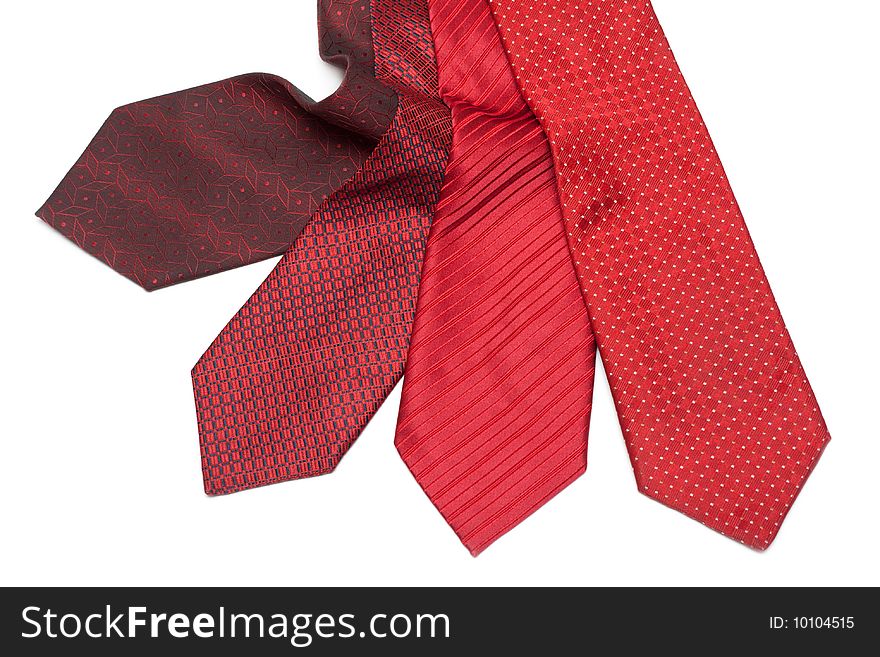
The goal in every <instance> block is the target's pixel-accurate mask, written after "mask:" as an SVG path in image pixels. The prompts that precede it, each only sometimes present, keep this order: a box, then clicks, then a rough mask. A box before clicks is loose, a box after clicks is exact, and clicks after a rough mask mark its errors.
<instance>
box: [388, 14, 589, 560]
mask: <svg viewBox="0 0 880 657" xmlns="http://www.w3.org/2000/svg"><path fill="white" fill-rule="evenodd" d="M429 4H430V13H431V29H432V32H433V35H434V40H435V46H436V49H437V61H438V69H439V78H440V94H441V96H442V98H443V100H444V102H446V104H447V105H448V106H449V107H450V109H451V112H452V130H453V144H452V150H451V152H450V157H449V162H448V165H447V169H446V179H445V183H444V186H443V191H442V194H441V197H440V201H439V203H438V205H437V209H436V215H435V217H434V223H433V225H432V228H431V234H430V237H429V240H428V247H427V250H426V253H425V262H424V267H423V272H422V281H421V285H420V287H419V299H418V308H417V315H416V322H415V325H414V327H413V335H412V342H411V345H410V350H409V356H408V360H407V366H406V376H405V378H404V385H403V395H402V402H401V407H400V415H399V420H398V427H397V436H396V445H397V448H398V450H399V452H400V454H401V456H402V458H403V460H404V461H405V462H406V464H407V466H408V467H409V468H410V470H411V471H412V473H413V475H414V476H415V477H416V479H417V481H418V482H419V484H420V485H421V487H422V488H423V489H424V491H425V492H426V493H427V495H428V497H429V498H430V499H431V501H432V502H433V503H434V504H435V505H436V506H437V508H438V509H439V511H440V512H441V513H442V514H443V517H444V518H445V519H446V521H447V522H448V523H449V524H450V526H451V527H452V528H453V529H454V530H455V532H456V533H457V534H458V536H459V538H460V539H461V541H462V542H463V543H464V545H465V546H466V547H467V548H468V549H469V550H470V551H471V552H472V553H473V554H478V553H479V552H481V551H482V550H483V549H485V548H486V547H487V546H488V545H489V544H490V543H492V542H493V541H494V540H495V539H497V538H498V537H499V536H501V535H502V534H504V533H505V532H506V531H508V530H509V529H511V528H512V527H513V526H515V525H516V524H517V523H519V522H521V521H522V520H523V519H524V518H525V517H526V516H528V515H529V514H530V513H532V512H533V511H534V510H536V509H537V508H538V507H540V506H541V505H542V504H543V503H544V502H546V501H547V500H548V499H550V498H551V497H553V495H555V494H556V493H558V492H559V491H560V490H561V489H562V488H564V487H565V486H566V485H567V484H569V483H570V482H571V481H573V480H574V479H575V478H577V477H578V476H579V475H580V474H581V473H583V471H584V468H585V466H586V448H587V428H588V424H589V413H590V401H591V395H592V380H593V364H594V346H593V338H592V334H591V331H590V327H589V319H588V317H587V312H586V307H585V306H584V303H583V300H582V298H581V295H580V289H579V285H578V281H577V277H576V276H575V273H574V269H573V267H572V263H571V257H570V255H569V252H568V247H567V243H566V237H565V233H564V230H563V223H562V214H561V208H560V205H559V199H558V196H557V192H556V182H555V177H554V174H553V161H552V157H551V154H550V148H549V145H548V143H547V139H546V137H545V136H544V133H543V132H542V130H541V127H540V125H539V124H538V121H537V120H536V119H535V117H534V115H533V114H532V113H531V111H530V110H529V109H528V107H527V106H526V104H525V102H524V101H523V99H522V98H521V96H520V93H519V90H518V89H517V87H516V83H515V81H514V79H513V75H512V73H511V70H510V68H509V66H508V65H507V62H506V59H505V53H504V49H503V47H502V45H501V41H500V39H499V37H498V33H497V28H496V27H495V24H494V23H493V22H492V17H491V14H490V12H489V8H488V5H486V4H485V3H484V2H472V1H470V0H431V2H430V3H429Z"/></svg>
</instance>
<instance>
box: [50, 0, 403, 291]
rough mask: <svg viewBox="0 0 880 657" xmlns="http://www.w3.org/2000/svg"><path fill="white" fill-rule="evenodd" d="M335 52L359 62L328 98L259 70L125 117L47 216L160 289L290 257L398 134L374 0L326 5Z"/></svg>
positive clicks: (103, 132)
mask: <svg viewBox="0 0 880 657" xmlns="http://www.w3.org/2000/svg"><path fill="white" fill-rule="evenodd" d="M318 20H319V31H320V33H321V38H320V43H321V56H322V57H323V58H324V59H326V60H328V61H332V62H339V63H345V64H347V71H346V76H345V80H344V82H343V84H342V86H341V87H340V88H339V90H338V91H337V92H336V93H334V94H333V95H332V96H330V97H329V98H327V99H326V100H324V101H321V102H318V103H316V102H313V101H312V100H311V99H309V98H308V97H307V96H306V95H304V94H303V93H302V92H300V91H299V90H298V89H296V88H295V87H293V86H292V85H291V84H290V83H288V82H286V81H285V80H282V79H280V78H277V77H274V76H270V75H263V74H251V75H241V76H238V77H235V78H230V79H228V80H223V81H221V82H216V83H213V84H206V85H203V86H201V87H196V88H194V89H188V90H186V91H179V92H176V93H173V94H168V95H167V96H160V97H159V98H153V99H151V100H145V101H141V102H138V103H133V104H131V105H125V106H123V107H120V108H119V109H117V110H115V111H114V112H113V113H112V114H111V115H110V118H108V119H107V121H106V123H105V124H104V125H103V126H102V127H101V129H100V130H99V131H98V134H97V135H96V136H95V138H94V139H93V140H92V143H90V144H89V146H88V148H87V149H86V151H85V152H84V153H83V154H82V156H81V157H80V159H79V160H78V161H77V163H76V164H75V165H74V166H73V168H72V169H71V171H70V173H68V174H67V176H65V178H64V180H63V181H62V182H61V184H60V185H59V186H58V188H57V189H56V190H55V192H54V193H53V194H52V196H51V197H49V199H48V200H47V201H46V203H45V204H44V205H43V207H41V208H40V209H39V210H38V211H37V215H38V216H39V217H41V218H42V219H43V220H44V221H46V222H47V223H48V224H49V225H51V226H53V227H54V228H55V229H57V230H58V231H59V232H61V233H62V234H63V235H65V236H66V237H68V238H70V239H71V240H73V241H74V242H76V243H77V244H78V245H79V246H80V247H82V248H83V249H85V250H86V251H88V252H89V253H91V254H93V255H94V256H96V257H98V258H100V259H101V260H103V261H104V262H106V263H107V264H108V265H110V266H111V267H112V268H113V269H115V270H116V271H118V272H119V273H121V274H123V275H124V276H127V277H128V278H130V279H132V280H133V281H135V282H136V283H137V284H138V285H141V286H142V287H144V288H146V289H148V290H153V289H156V288H160V287H164V286H166V285H171V284H173V283H178V282H183V281H187V280H190V279H193V278H197V277H199V276H205V275H208V274H212V273H216V272H219V271H223V270H226V269H231V268H233V267H238V266H240V265H245V264H249V263H252V262H257V261H259V260H264V259H266V258H270V257H272V256H278V255H281V254H282V253H284V252H285V251H287V249H288V248H290V245H291V244H292V243H293V242H294V240H295V239H296V237H297V235H299V233H300V231H302V229H303V227H304V226H305V224H306V222H308V220H309V219H310V218H311V216H312V215H313V214H314V213H315V210H316V209H317V208H318V207H319V206H320V204H321V203H322V202H323V200H324V199H325V198H326V197H327V196H328V195H329V194H331V193H332V192H333V191H334V190H336V189H338V188H339V187H340V186H341V185H342V183H343V182H345V181H346V180H347V179H349V178H351V177H352V176H353V175H354V173H355V171H357V169H358V167H359V166H361V165H362V164H363V162H364V161H365V160H366V158H367V157H368V156H369V154H370V153H371V152H372V150H373V148H375V146H376V143H377V142H378V140H379V138H380V137H381V136H382V134H384V132H385V131H386V130H387V129H388V126H389V125H390V124H391V120H392V118H393V116H394V112H395V108H396V105H397V100H396V94H395V93H394V91H393V90H392V89H390V88H389V87H388V85H387V84H385V83H384V82H383V81H378V80H377V79H376V77H375V74H374V61H373V60H374V52H373V50H374V49H373V43H372V36H371V25H370V11H369V3H365V2H363V1H362V0H323V1H322V2H321V3H320V6H319V19H318Z"/></svg>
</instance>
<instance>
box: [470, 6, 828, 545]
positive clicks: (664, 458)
mask: <svg viewBox="0 0 880 657" xmlns="http://www.w3.org/2000/svg"><path fill="white" fill-rule="evenodd" d="M480 1H483V0H480ZM489 4H490V5H491V9H492V11H493V14H494V17H495V20H496V22H497V24H498V26H499V28H500V34H501V37H502V40H503V42H504V46H505V49H506V51H507V55H508V59H509V62H510V64H511V65H512V67H513V70H514V73H515V75H516V79H517V82H518V84H519V86H520V89H521V91H522V93H523V96H524V98H525V99H526V102H527V103H528V104H529V106H530V107H531V109H532V110H533V111H534V113H535V115H536V116H537V118H538V119H539V120H540V122H541V125H542V126H543V128H544V131H545V132H546V134H547V136H548V138H549V141H550V145H551V149H552V152H553V158H554V162H555V171H556V176H557V181H558V187H559V192H560V197H561V202H562V214H563V219H564V222H565V228H566V232H567V235H568V241H569V246H570V249H571V254H572V259H573V262H574V267H575V270H576V272H577V275H578V278H579V280H580V285H581V290H582V292H583V297H584V300H585V301H586V304H587V308H588V311H589V315H590V320H591V324H592V327H593V330H594V331H595V339H596V343H597V346H598V348H599V351H600V354H601V356H602V360H603V363H604V365H605V369H606V371H607V374H608V380H609V383H610V385H611V391H612V395H613V397H614V401H615V404H616V406H617V412H618V415H619V418H620V424H621V428H622V430H623V435H624V439H625V440H626V444H627V448H628V450H629V454H630V459H631V461H632V465H633V470H634V472H635V476H636V481H637V483H638V487H639V490H640V491H641V492H643V493H644V494H645V495H647V496H649V497H651V498H653V499H655V500H658V501H660V502H662V503H663V504H665V505H667V506H669V507H671V508H673V509H676V510H678V511H680V512H682V513H684V514H686V515H688V516H690V517H692V518H694V519H696V520H698V521H700V522H702V523H704V524H705V525H707V526H708V527H711V528H712V529H715V530H717V531H719V532H721V533H723V534H725V535H727V536H729V537H731V538H733V539H735V540H738V541H741V542H742V543H745V544H746V545H749V546H751V547H754V548H756V549H764V548H766V547H767V546H768V545H769V544H770V543H771V542H772V540H773V539H774V538H775V536H776V533H777V531H778V530H779V526H780V524H781V523H782V521H783V519H784V518H785V515H786V514H787V513H788V510H789V509H790V507H791V504H792V503H793V501H794V499H795V497H796V496H797V494H798V492H799V491H800V489H801V487H802V485H803V483H804V481H805V480H806V478H807V477H808V476H809V474H810V472H811V471H812V469H813V466H814V465H815V463H816V460H817V459H818V457H819V455H820V454H821V452H822V450H823V448H824V446H825V444H826V443H827V441H828V440H829V435H828V431H827V428H826V427H825V423H824V421H823V419H822V416H821V414H820V412H819V408H818V405H817V403H816V400H815V398H814V396H813V393H812V390H811V388H810V385H809V383H808V381H807V379H806V376H805V374H804V371H803V368H802V367H801V364H800V361H799V359H798V357H797V354H796V352H795V350H794V347H793V345H792V342H791V339H790V337H789V335H788V331H787V330H786V328H785V325H784V324H783V321H782V317H781V315H780V313H779V310H778V308H777V306H776V303H775V301H774V299H773V295H772V293H771V291H770V287H769V285H768V283H767V280H766V278H765V276H764V272H763V270H762V268H761V265H760V263H759V261H758V257H757V254H756V253H755V250H754V246H753V245H752V242H751V239H750V237H749V234H748V231H747V229H746V227H745V224H744V222H743V218H742V215H741V213H740V210H739V207H738V206H737V203H736V200H735V198H734V196H733V193H732V191H731V189H730V186H729V184H728V182H727V179H726V176H725V174H724V170H723V168H722V166H721V162H720V160H719V159H718V156H717V154H716V153H715V150H714V147H713V145H712V142H711V139H710V138H709V135H708V133H707V131H706V127H705V125H704V123H703V121H702V118H701V117H700V114H699V112H698V110H697V108H696V105H695V104H694V101H693V99H692V98H691V95H690V92H689V90H688V88H687V85H686V84H685V82H684V79H683V78H682V75H681V72H680V71H679V69H678V66H677V64H676V62H675V58H674V56H673V54H672V51H671V50H670V48H669V45H668V44H667V42H666V39H665V37H664V36H663V31H662V29H661V27H660V24H659V22H658V21H657V18H656V16H655V14H654V12H653V9H652V7H651V5H650V2H648V1H647V0H599V1H597V0H593V1H592V2H587V3H584V2H581V1H580V0H546V1H545V2H542V3H532V2H521V1H518V0H491V1H490V3H489Z"/></svg>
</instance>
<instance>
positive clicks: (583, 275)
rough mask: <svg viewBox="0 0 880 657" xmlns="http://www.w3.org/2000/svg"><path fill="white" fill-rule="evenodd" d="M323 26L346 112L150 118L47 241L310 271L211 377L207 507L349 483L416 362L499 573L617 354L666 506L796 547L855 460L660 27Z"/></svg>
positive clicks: (254, 307) (623, 390)
mask: <svg viewBox="0 0 880 657" xmlns="http://www.w3.org/2000/svg"><path fill="white" fill-rule="evenodd" d="M320 7H321V16H322V19H321V30H322V33H323V35H324V38H323V39H322V44H323V53H322V54H323V56H324V57H325V58H328V59H331V60H339V61H345V62H346V63H347V64H348V67H349V68H348V74H347V76H346V80H345V83H344V84H343V86H342V88H341V89H340V91H339V92H337V94H335V95H334V96H333V97H331V98H330V99H328V100H327V101H323V102H322V103H313V102H312V101H310V100H309V99H308V98H306V97H304V96H303V95H302V94H300V93H299V92H298V91H296V90H295V89H294V88H293V87H291V86H290V85H289V84H287V83H286V82H284V81H281V80H278V79H276V78H272V77H269V76H242V77H240V78H233V79H231V80H228V81H224V82H222V83H217V84H215V85H206V86H205V87H200V88H197V89H193V90H189V91H186V92H180V93H178V94H171V95H169V96H165V97H162V98H158V99H154V100H152V101H145V102H144V103H136V104H134V105H130V106H126V107H124V108H121V109H120V110H117V111H116V112H114V114H113V116H111V118H110V119H109V120H108V122H107V123H106V124H105V126H104V127H103V128H102V131H101V132H100V133H99V134H98V136H97V137H96V139H95V141H94V142H93V143H92V144H91V145H90V147H89V149H88V150H87V151H86V152H85V153H84V155H83V156H82V158H81V159H80V161H79V162H78V163H77V165H76V166H75V167H74V169H73V170H72V171H71V173H70V174H68V176H67V178H65V180H64V181H63V182H62V184H61V185H60V186H59V188H58V190H56V192H55V194H53V196H52V197H51V198H50V199H49V201H47V203H46V205H45V206H44V207H43V208H42V209H41V210H40V213H39V214H40V216H42V217H43V218H44V219H45V220H46V221H48V222H49V223H51V224H52V225H54V226H55V227H56V228H58V229H59V230H60V231H61V232H63V233H65V234H66V235H68V236H69V237H71V239H74V240H75V241H76V242H77V243H78V244H80V246H82V247H83V248H85V249H87V250H89V251H90V252H92V253H94V254H96V255H98V256H99V257H101V258H102V259H104V260H105V261H106V262H108V264H110V265H111V266H113V267H114V268H116V269H117V270H119V271H120V272H122V273H124V274H125V275H127V276H129V277H130V278H133V279H134V280H136V281H137V282H138V283H140V284H141V285H143V286H144V287H147V288H148V289H152V288H155V287H161V286H163V285H167V284H170V283H174V282H177V281H179V280H186V279H188V278H193V277H195V276H200V275H204V274H208V273H211V272H213V271H218V270H221V269H225V268H229V267H232V266H236V265H240V264H244V263H246V262H251V261H254V260H257V259H260V258H265V257H269V256H271V255H276V254H280V253H283V252H285V251H286V253H285V255H284V257H283V258H282V260H281V263H280V264H279V265H278V267H277V268H276V269H275V270H274V271H273V272H272V274H271V275H270V277H269V278H268V279H267V280H266V281H265V282H264V283H263V285H261V286H260V288H259V289H258V290H257V291H256V292H255V294H254V296H253V297H252V298H251V299H250V300H249V301H248V302H247V303H246V304H245V306H244V307H243V308H242V309H241V311H239V313H238V314H237V315H236V316H235V317H234V318H233V320H232V321H231V322H230V324H229V325H228V326H227V327H226V329H225V330H224V331H223V332H222V333H221V334H220V335H219V336H218V338H217V340H215V342H214V343H213V344H212V345H211V347H210V348H209V350H208V351H207V352H206V353H205V355H204V356H203V357H202V358H201V359H200V361H199V363H198V364H197V365H196V367H195V368H194V370H193V381H194V386H195V394H196V407H197V413H198V418H199V432H200V439H201V447H202V459H203V474H204V479H205V488H206V491H207V492H208V493H211V494H216V493H226V492H233V491H236V490H241V489H245V488H250V487H253V486H259V485H262V484H267V483H272V482H277V481H282V480H285V479H294V478H298V477H305V476H311V475H315V474H321V473H323V472H327V471H330V470H332V469H333V468H334V467H335V466H336V464H337V463H338V461H339V459H340V458H341V457H342V456H343V455H344V453H345V451H346V450H347V449H348V447H349V446H350V444H351V443H352V442H353V441H354V440H355V438H356V437H357V435H358V434H359V432H360V431H361V430H362V428H363V427H364V425H365V424H366V422H367V421H368V420H369V418H370V417H371V416H372V414H373V413H374V412H375V410H376V409H377V408H378V406H379V404H381V402H382V401H383V400H384V398H385V396H386V395H387V394H388V392H389V391H390V390H391V388H392V387H393V385H394V384H395V382H396V381H397V380H398V378H399V377H400V375H401V374H402V373H403V368H404V362H405V377H404V387H403V395H402V402H401V408H400V415H399V418H398V426H397V436H396V440H395V442H396V445H397V448H398V450H399V452H400V454H401V457H402V458H403V460H404V462H405V463H406V465H407V467H408V468H409V469H410V470H411V471H412V473H413V474H414V476H415V478H416V480H417V481H418V483H419V484H420V485H421V487H422V488H423V489H424V491H425V492H426V493H427V495H428V497H429V498H430V499H431V501H432V502H433V503H434V504H435V506H436V507H437V508H438V510H439V511H440V513H441V514H442V515H443V517H444V518H445V520H446V521H447V522H448V523H449V525H450V526H451V527H452V529H453V530H454V531H455V532H456V534H457V535H458V536H459V538H460V539H461V541H462V542H463V543H464V545H465V546H466V547H467V548H468V549H469V550H470V551H471V552H472V553H473V554H477V553H479V552H481V551H482V550H484V549H485V548H486V547H487V546H489V545H490V544H491V543H492V542H493V541H495V540H496V539H497V538H499V537H500V536H502V535H503V534H504V533H505V532H507V531H509V530H510V529H511V528H513V527H514V526H516V525H517V524H518V523H519V522H521V521H522V520H523V519H525V518H526V517H527V516H528V515H530V514H531V513H533V512H534V511H535V510H537V509H538V508H539V507H541V506H542V505H543V504H544V503H546V502H547V501H548V500H549V499H551V498H552V497H553V496H554V495H555V494H556V493H558V492H559V491H560V490H562V489H563V488H564V487H566V486H567V485H568V484H569V483H571V482H572V481H573V480H574V479H576V478H577V477H578V476H579V475H581V474H582V473H583V472H584V470H585V467H586V460H587V459H586V457H587V433H588V426H589V417H590V404H591V398H592V386H593V375H594V362H595V355H596V348H597V347H598V350H599V353H600V354H601V357H602V361H603V363H604V366H605V370H606V371H607V374H608V379H609V383H610V386H611V391H612V395H613V397H614V401H615V404H616V407H617V411H618V415H619V418H620V424H621V428H622V430H623V437H624V440H625V441H626V445H627V448H628V450H629V455H630V459H631V461H632V466H633V470H634V472H635V476H636V480H637V484H638V487H639V490H640V491H641V492H643V493H644V494H645V495H647V496H649V497H651V498H653V499H656V500H658V501H660V502H662V503H663V504H665V505H667V506H669V507H671V508H673V509H676V510H678V511H680V512H682V513H684V514H686V515H688V516H690V517H692V518H694V519H696V520H698V521H700V522H702V523H704V524H705V525H707V526H708V527H711V528H712V529H715V530H717V531H719V532H721V533H722V534H725V535H727V536H729V537H731V538H733V539H735V540H738V541H740V542H742V543H745V544H746V545H749V546H751V547H754V548H757V549H763V548H765V547H767V546H768V545H769V544H770V542H771V541H772V540H773V539H774V537H775V536H776V533H777V531H778V530H779V527H780V524H781V523H782V521H783V519H784V517H785V515H786V513H787V512H788V510H789V508H790V507H791V504H792V503H793V501H794V499H795V497H796V496H797V494H798V492H799V491H800V489H801V487H802V486H803V483H804V481H805V480H806V478H807V476H808V475H809V473H810V472H811V470H812V468H813V466H814V465H815V463H816V460H817V459H818V457H819V455H820V454H821V452H822V449H823V448H824V446H825V444H826V443H827V441H828V440H829V436H828V432H827V429H826V427H825V425H824V422H823V419H822V416H821V414H820V412H819V409H818V406H817V403H816V400H815V398H814V396H813V393H812V391H811V389H810V386H809V383H808V382H807V379H806V376H805V375H804V372H803V369H802V367H801V364H800V362H799V360H798V357H797V354H796V353H795V350H794V347H793V345H792V343H791V340H790V338H789V336H788V332H787V331H786V328H785V326H784V324H783V322H782V318H781V316H780V314H779V310H778V309H777V307H776V304H775V301H774V299H773V296H772V293H771V291H770V288H769V286H768V284H767V281H766V278H765V276H764V273H763V270H762V268H761V265H760V263H759V261H758V258H757V255H756V253H755V250H754V247H753V245H752V242H751V239H750V238H749V235H748V232H747V230H746V227H745V224H744V223H743V219H742V216H741V214H740V211H739V208H738V206H737V204H736V200H735V199H734V196H733V194H732V192H731V190H730V187H729V185H728V182H727V179H726V177H725V174H724V171H723V169H722V166H721V163H720V161H719V159H718V157H717V155H716V153H715V151H714V149H713V146H712V142H711V140H710V138H709V135H708V133H707V131H706V128H705V125H704V124H703V121H702V119H701V117H700V114H699V112H698V110H697V108H696V106H695V104H694V102H693V100H692V98H691V96H690V92H689V90H688V88H687V86H686V84H685V82H684V80H683V78H682V76H681V73H680V71H679V69H678V66H677V65H676V62H675V59H674V57H673V55H672V52H671V50H670V49H669V46H668V44H667V43H666V40H665V38H664V36H663V32H662V30H661V28H660V25H659V23H658V22H657V19H656V17H655V15H654V13H653V10H652V8H651V5H650V3H649V2H648V0H592V1H591V2H583V1H582V0H546V1H544V2H540V3H536V2H531V1H529V0H372V1H371V2H363V1H361V0H358V1H355V0H323V2H321V3H320ZM432 41H433V48H432ZM450 117H451V121H450ZM444 169H445V173H444ZM441 185H442V189H441ZM432 216H433V223H431V217H432ZM429 225H430V234H429V233H428V229H429ZM426 241H427V244H426ZM291 244H293V246H292V247H290V245H291ZM288 247H290V248H289V250H288ZM410 333H411V335H410ZM407 347H408V353H407Z"/></svg>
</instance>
